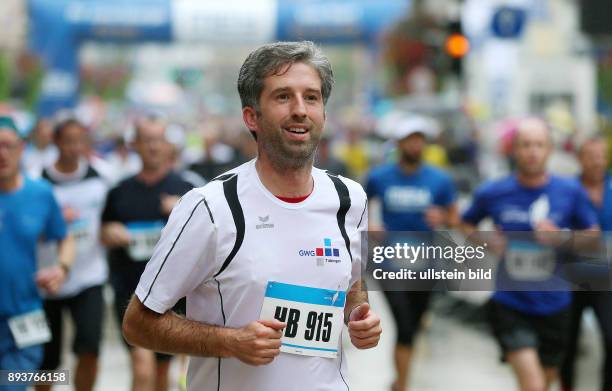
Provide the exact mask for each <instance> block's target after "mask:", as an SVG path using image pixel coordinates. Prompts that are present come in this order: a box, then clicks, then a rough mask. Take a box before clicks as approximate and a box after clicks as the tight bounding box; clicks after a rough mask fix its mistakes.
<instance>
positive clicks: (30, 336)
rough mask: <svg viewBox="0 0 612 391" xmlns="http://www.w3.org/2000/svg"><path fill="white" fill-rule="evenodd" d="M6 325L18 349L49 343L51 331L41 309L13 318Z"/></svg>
mask: <svg viewBox="0 0 612 391" xmlns="http://www.w3.org/2000/svg"><path fill="white" fill-rule="evenodd" d="M8 325H9V329H10V330H11V334H13V338H14V339H15V344H16V345H17V347H18V348H19V349H23V348H27V347H28V346H33V345H40V344H42V343H46V342H49V341H51V331H49V326H48V325H47V319H46V317H45V313H44V311H43V310H41V309H38V310H34V311H31V312H27V313H25V314H22V315H17V316H13V317H12V318H9V320H8Z"/></svg>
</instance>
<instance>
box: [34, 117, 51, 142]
mask: <svg viewBox="0 0 612 391" xmlns="http://www.w3.org/2000/svg"><path fill="white" fill-rule="evenodd" d="M34 137H35V138H36V142H37V144H39V145H42V146H47V145H49V144H51V143H52V142H53V124H52V123H51V121H49V120H47V119H42V120H40V121H39V122H38V123H37V124H36V128H35V129H34Z"/></svg>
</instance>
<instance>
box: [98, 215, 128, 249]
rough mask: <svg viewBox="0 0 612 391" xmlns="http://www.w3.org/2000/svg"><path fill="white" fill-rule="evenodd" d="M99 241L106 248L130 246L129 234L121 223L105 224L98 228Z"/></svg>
mask: <svg viewBox="0 0 612 391" xmlns="http://www.w3.org/2000/svg"><path fill="white" fill-rule="evenodd" d="M100 241H101V242H102V244H103V245H104V246H106V247H108V248H117V247H126V246H128V245H129V244H130V234H129V233H128V230H127V228H126V227H125V225H123V224H122V223H119V222H116V221H111V222H105V223H103V224H102V227H100Z"/></svg>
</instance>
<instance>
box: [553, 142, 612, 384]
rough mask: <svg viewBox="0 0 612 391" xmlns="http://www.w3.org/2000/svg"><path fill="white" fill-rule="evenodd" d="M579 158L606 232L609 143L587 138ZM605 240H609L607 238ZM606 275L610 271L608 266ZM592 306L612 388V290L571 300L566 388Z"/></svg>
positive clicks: (604, 377) (605, 377)
mask: <svg viewBox="0 0 612 391" xmlns="http://www.w3.org/2000/svg"><path fill="white" fill-rule="evenodd" d="M578 158H579V160H580V165H581V166H582V174H581V176H580V177H579V178H578V179H579V182H580V183H581V184H582V186H583V187H584V188H585V189H586V191H587V193H588V195H589V198H590V199H591V202H592V203H593V206H594V207H595V209H596V211H597V217H598V218H599V226H600V228H601V230H602V231H603V234H604V235H609V232H610V231H612V176H610V174H608V173H607V169H608V162H609V160H608V144H607V142H606V140H605V139H604V138H601V137H594V138H592V139H589V140H587V141H585V142H584V143H583V144H582V146H581V148H580V150H579V152H578ZM606 240H609V238H608V237H606ZM604 272H605V273H606V274H607V273H609V270H608V269H607V268H606V269H605V271H604ZM587 307H591V308H592V309H593V311H594V312H595V315H596V317H597V320H598V321H599V327H600V330H601V334H602V339H603V348H604V365H603V366H602V372H601V390H602V391H607V390H612V292H610V291H605V292H575V293H574V297H573V301H572V316H571V318H572V322H571V334H570V340H569V349H568V352H567V355H566V357H565V360H564V362H563V366H562V368H561V382H562V384H563V390H564V391H571V390H573V389H574V365H575V361H576V357H577V355H578V352H577V350H578V338H579V336H580V324H581V322H582V313H583V311H584V310H585V309H586V308H587Z"/></svg>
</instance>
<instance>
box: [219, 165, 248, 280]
mask: <svg viewBox="0 0 612 391" xmlns="http://www.w3.org/2000/svg"><path fill="white" fill-rule="evenodd" d="M223 193H224V194H225V199H226V200H227V204H228V205H229V208H230V211H231V212H232V218H233V219H234V224H235V225H236V242H235V243H234V248H232V251H231V252H230V254H229V255H228V256H227V258H226V259H225V262H223V265H222V266H221V269H219V271H218V272H217V274H215V275H214V277H217V276H218V275H219V274H221V273H222V272H223V271H224V270H225V269H226V268H227V267H228V266H229V264H230V262H232V259H234V257H235V256H236V253H237V252H238V250H239V249H240V246H242V241H243V240H244V231H245V223H244V212H243V211H242V206H241V205H240V201H239V200H238V175H233V176H232V177H231V178H230V179H228V180H226V181H225V182H223Z"/></svg>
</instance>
